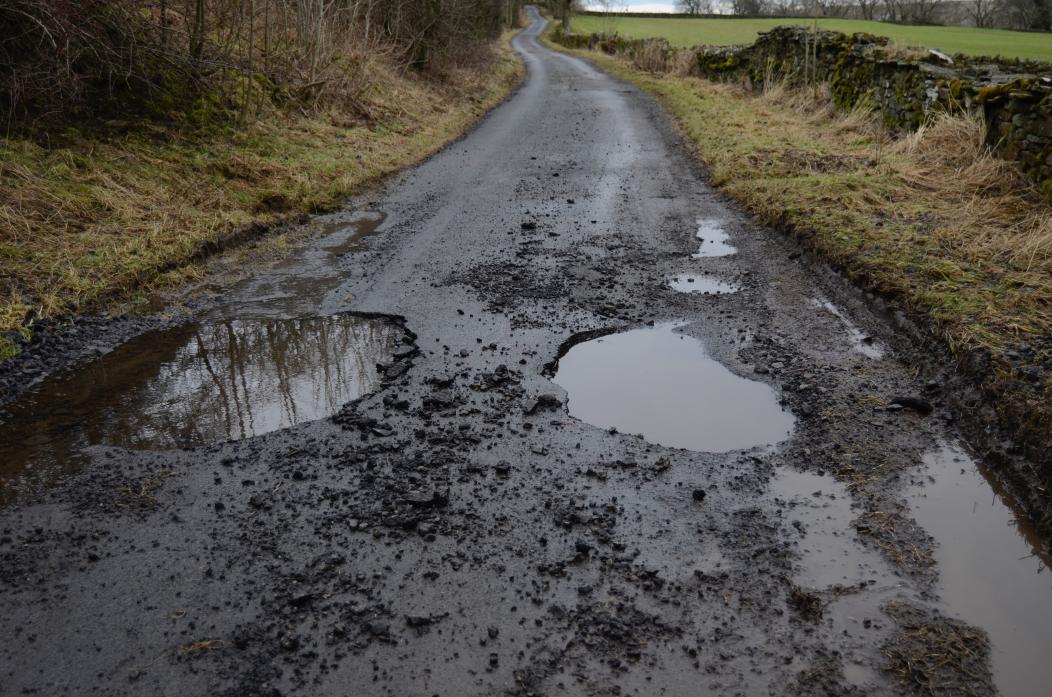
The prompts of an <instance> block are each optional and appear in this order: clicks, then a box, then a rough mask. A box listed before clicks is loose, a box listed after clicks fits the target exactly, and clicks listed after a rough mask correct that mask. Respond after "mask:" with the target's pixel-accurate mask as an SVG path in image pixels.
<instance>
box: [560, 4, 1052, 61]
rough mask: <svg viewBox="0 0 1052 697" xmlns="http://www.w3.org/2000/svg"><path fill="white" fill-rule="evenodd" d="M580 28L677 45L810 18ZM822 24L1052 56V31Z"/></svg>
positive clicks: (600, 21) (922, 43)
mask: <svg viewBox="0 0 1052 697" xmlns="http://www.w3.org/2000/svg"><path fill="white" fill-rule="evenodd" d="M573 21H574V24H573V30H574V31H575V32H583V33H589V32H602V31H606V32H610V31H616V32H618V33H619V34H622V35H624V36H630V37H632V38H649V37H658V36H661V37H664V38H666V39H668V40H669V42H670V43H672V44H673V45H674V46H697V45H701V44H706V45H711V46H726V45H730V44H751V43H752V42H753V41H754V40H755V39H756V35H757V33H759V32H761V31H767V30H768V29H770V28H771V27H775V26H778V25H780V24H794V23H796V24H805V25H807V26H811V23H812V21H813V20H809V19H802V18H801V19H795V20H793V19H778V18H763V19H740V18H736V17H727V18H696V19H695V18H689V19H688V18H674V17H669V18H667V19H666V18H656V17H655V18H651V17H604V16H595V15H581V16H577V17H575V18H574V20H573ZM818 25H819V26H820V27H823V28H826V29H833V30H836V31H842V32H845V33H848V34H850V33H854V32H862V31H864V32H869V33H871V34H877V35H879V36H887V37H890V38H891V40H892V41H893V42H894V43H895V44H897V45H899V46H903V47H920V48H937V49H939V50H942V51H945V52H946V53H951V54H952V53H965V54H968V55H973V56H1004V57H1006V58H1030V59H1036V60H1042V61H1048V62H1052V34H1049V33H1032V32H1019V31H1007V30H1004V29H976V28H974V27H929V26H906V25H901V24H887V23H885V22H868V21H865V20H855V19H820V20H818Z"/></svg>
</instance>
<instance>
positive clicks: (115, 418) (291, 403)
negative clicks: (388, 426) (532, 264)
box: [0, 315, 404, 484]
mask: <svg viewBox="0 0 1052 697" xmlns="http://www.w3.org/2000/svg"><path fill="white" fill-rule="evenodd" d="M403 336H404V334H403V331H402V329H401V328H399V327H398V326H396V325H393V324H391V323H388V322H385V321H382V320H376V319H365V318H362V317H358V316H353V315H336V316H331V317H315V318H305V319H291V320H275V319H261V320H250V319H243V320H232V321H224V322H216V323H209V324H188V325H183V326H179V327H176V328H173V329H168V330H164V331H158V332H152V333H149V334H145V335H143V336H140V337H137V338H135V339H133V340H131V341H129V342H127V343H126V344H124V345H122V346H121V347H119V348H118V349H117V350H115V351H113V352H112V353H110V354H107V355H106V356H103V357H102V358H100V359H98V360H96V361H94V362H92V363H90V364H88V365H86V366H83V367H81V368H80V369H77V370H73V371H69V372H66V373H60V374H57V375H55V376H52V377H50V378H48V379H47V380H45V381H44V382H42V383H41V384H40V385H38V386H37V387H36V388H33V389H31V390H30V391H29V392H27V393H26V394H24V395H23V396H22V397H21V398H20V399H19V400H17V401H16V402H15V403H14V404H13V405H12V407H11V408H10V409H9V416H8V417H7V418H5V419H4V423H3V424H2V425H0V484H2V483H4V482H5V481H10V480H13V479H15V478H17V477H19V476H20V475H23V474H32V476H33V478H34V479H36V478H37V477H40V476H45V477H46V476H48V475H49V474H57V473H60V472H62V471H68V470H70V469H71V468H72V467H73V466H74V463H75V462H76V460H77V454H78V451H79V450H81V449H82V448H84V447H86V446H89V445H97V444H108V445H116V446H121V447H130V448H173V447H186V446H193V445H199V444H202V443H207V442H212V441H217V440H224V439H228V438H244V437H248V436H253V435H258V434H261V433H266V432H268V431H273V430H277V429H280V428H285V427H288V426H292V425H294V424H297V423H301V422H304V421H310V420H314V419H319V418H322V417H324V416H328V415H330V414H333V413H335V412H336V411H337V410H339V409H340V407H342V406H343V404H345V403H346V402H348V401H350V400H352V399H354V398H356V397H360V396H361V395H363V394H364V393H366V392H368V391H370V390H372V389H374V388H375V387H376V385H377V380H378V378H377V371H376V364H377V362H384V361H386V360H389V358H390V356H391V354H392V353H393V351H394V348H395V346H396V345H397V343H398V342H399V340H400V339H401V338H402V337H403Z"/></svg>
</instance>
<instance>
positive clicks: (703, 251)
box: [693, 218, 738, 259]
mask: <svg viewBox="0 0 1052 697" xmlns="http://www.w3.org/2000/svg"><path fill="white" fill-rule="evenodd" d="M697 238H698V240H700V242H701V244H700V246H699V247H698V251H697V253H696V254H694V255H693V256H694V258H695V259H701V258H704V257H726V256H730V255H731V254H737V253H738V250H737V248H736V247H734V246H733V245H731V244H730V243H729V242H728V241H727V240H729V239H730V235H728V234H727V231H726V230H724V229H723V223H722V222H721V221H719V220H716V219H715V218H699V219H698V232H697Z"/></svg>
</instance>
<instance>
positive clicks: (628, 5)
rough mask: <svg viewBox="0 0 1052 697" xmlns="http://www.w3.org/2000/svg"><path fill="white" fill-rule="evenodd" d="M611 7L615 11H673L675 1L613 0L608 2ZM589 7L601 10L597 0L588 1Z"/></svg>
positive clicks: (674, 9)
mask: <svg viewBox="0 0 1052 697" xmlns="http://www.w3.org/2000/svg"><path fill="white" fill-rule="evenodd" d="M610 4H611V5H612V8H613V9H614V10H617V11H622V12H623V11H628V12H675V11H676V3H675V1H674V0H673V1H672V2H624V0H621V1H618V0H613V2H611V3H610ZM588 5H589V9H593V10H601V9H603V8H602V7H601V6H600V3H599V2H594V1H593V2H589V3H588Z"/></svg>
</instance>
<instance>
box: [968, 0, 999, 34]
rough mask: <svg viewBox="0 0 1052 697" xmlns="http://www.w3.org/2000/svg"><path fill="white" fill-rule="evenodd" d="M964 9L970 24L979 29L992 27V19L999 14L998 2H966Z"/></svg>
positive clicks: (996, 0)
mask: <svg viewBox="0 0 1052 697" xmlns="http://www.w3.org/2000/svg"><path fill="white" fill-rule="evenodd" d="M965 7H966V9H967V10H968V16H969V17H971V18H972V22H974V23H975V26H977V27H979V28H980V29H985V28H988V27H992V26H993V23H994V17H995V16H997V15H998V14H1000V12H1001V2H1000V0H968V3H967V4H966V6H965Z"/></svg>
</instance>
